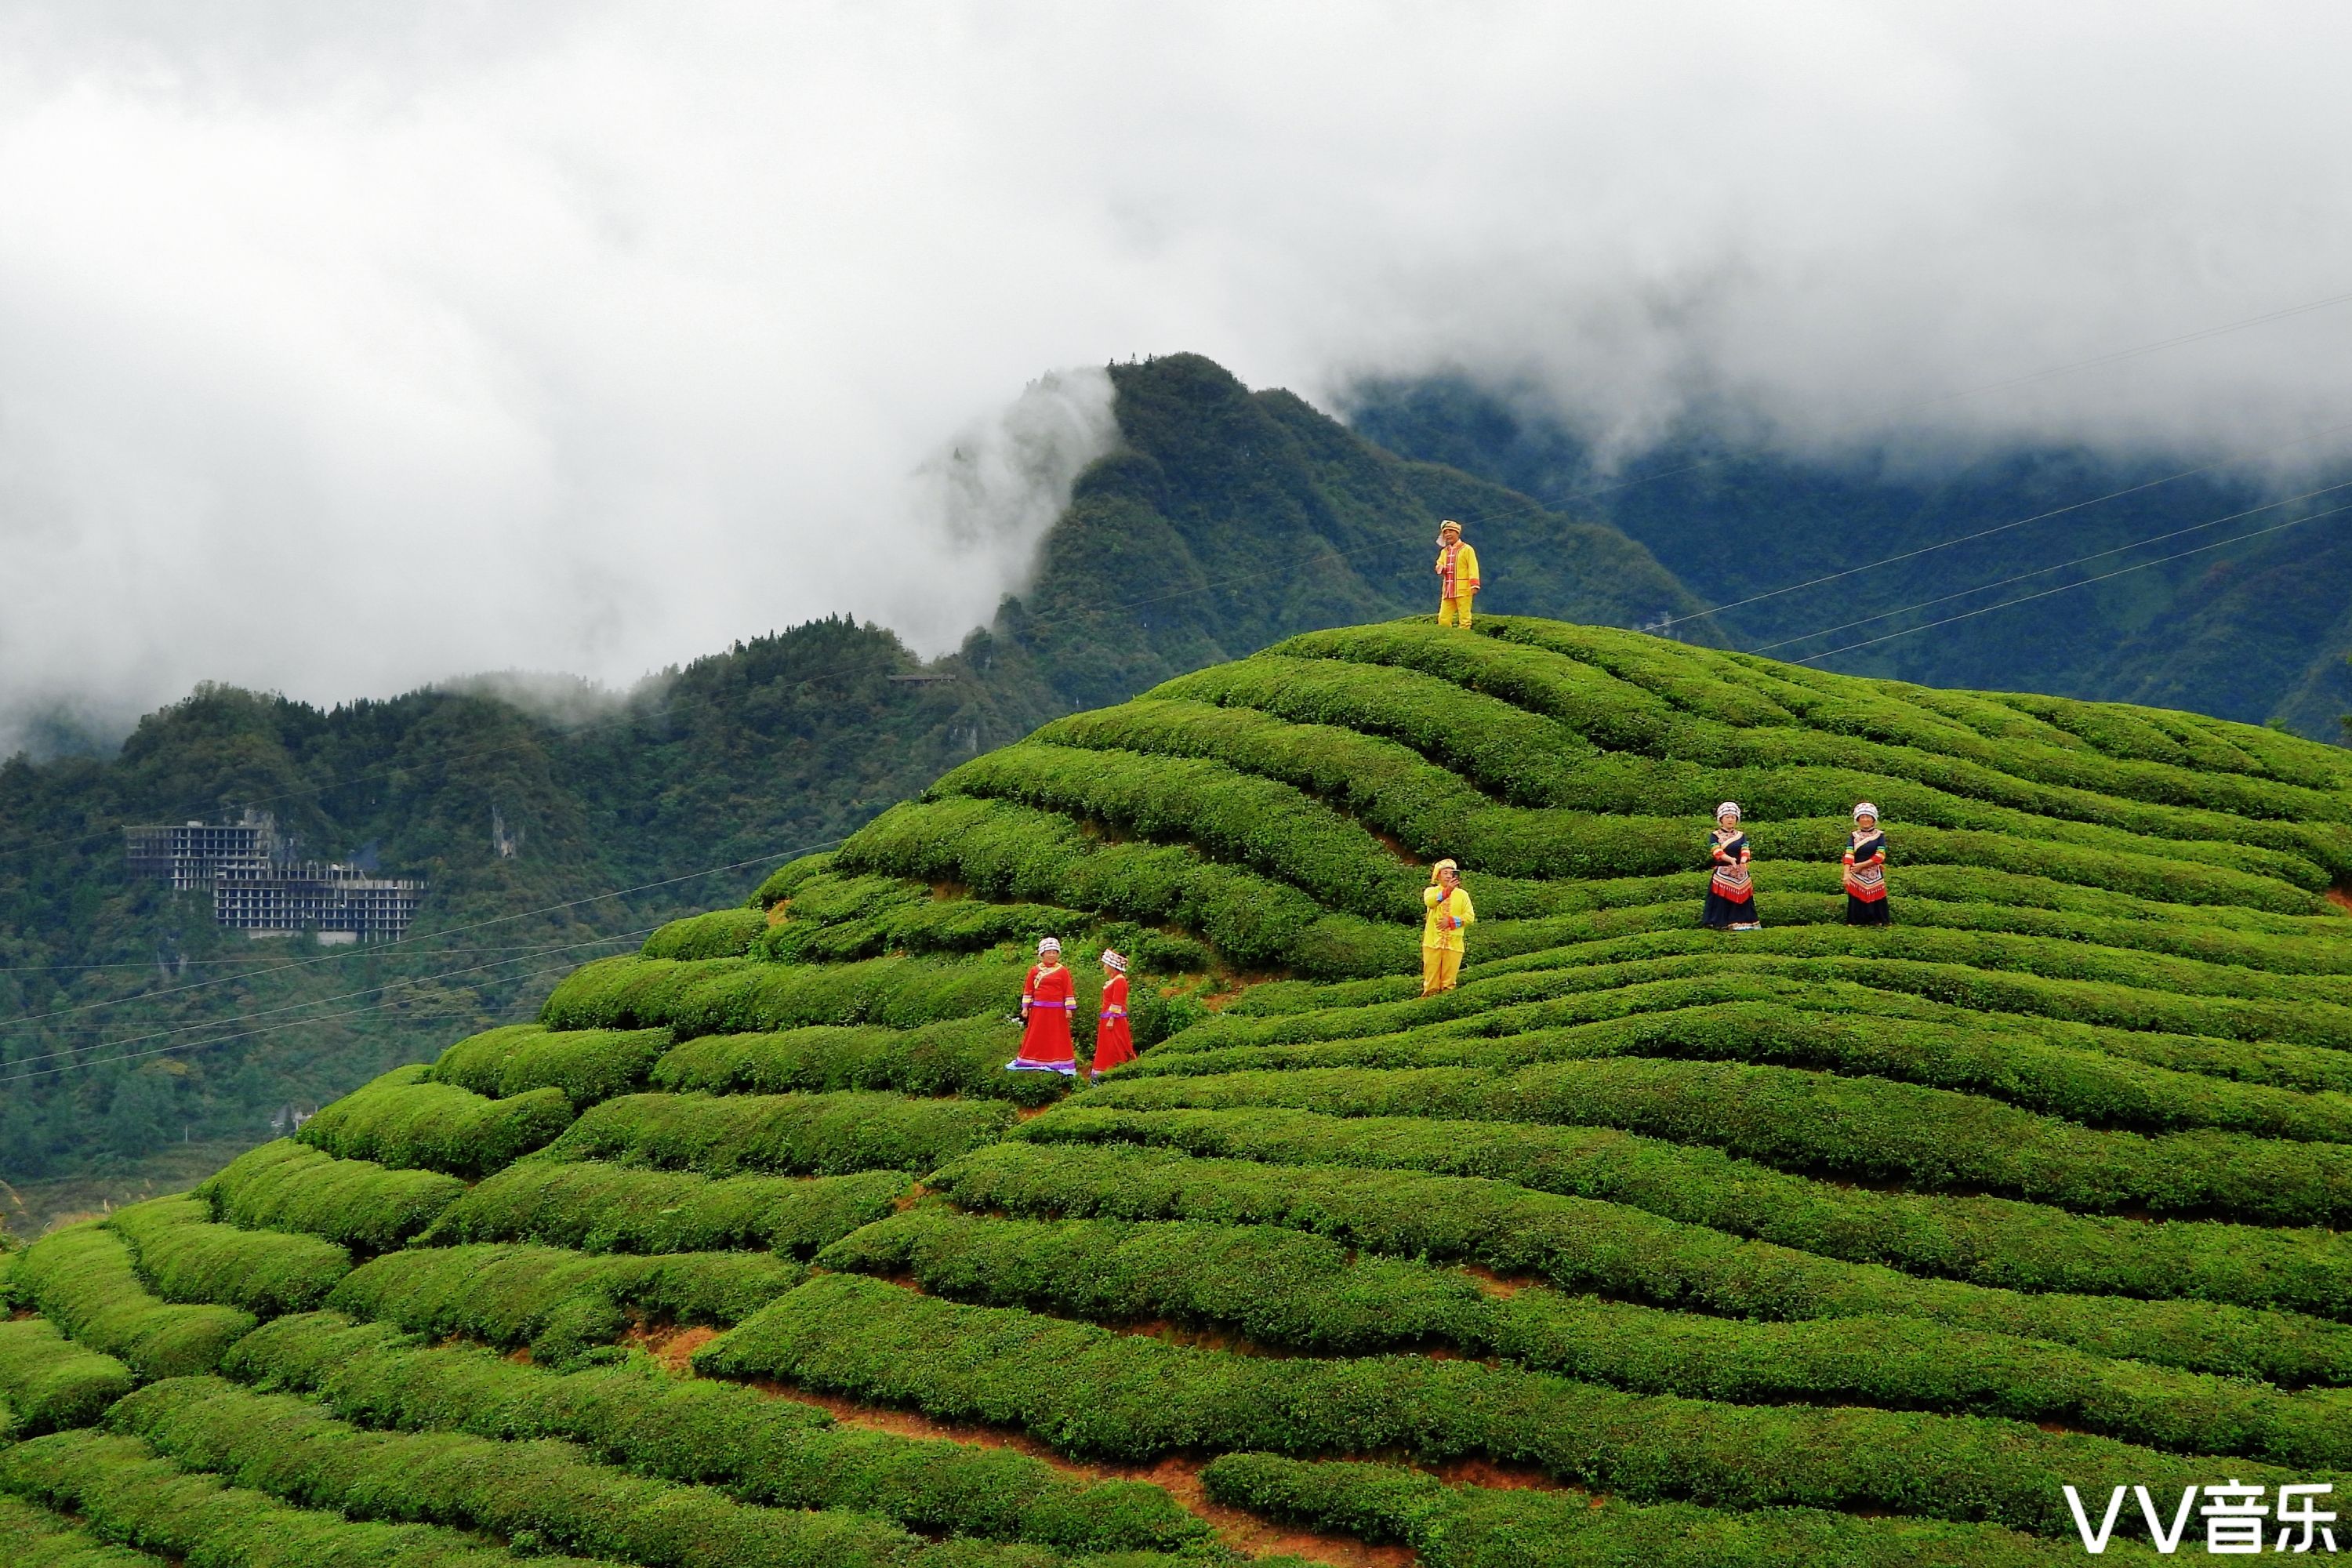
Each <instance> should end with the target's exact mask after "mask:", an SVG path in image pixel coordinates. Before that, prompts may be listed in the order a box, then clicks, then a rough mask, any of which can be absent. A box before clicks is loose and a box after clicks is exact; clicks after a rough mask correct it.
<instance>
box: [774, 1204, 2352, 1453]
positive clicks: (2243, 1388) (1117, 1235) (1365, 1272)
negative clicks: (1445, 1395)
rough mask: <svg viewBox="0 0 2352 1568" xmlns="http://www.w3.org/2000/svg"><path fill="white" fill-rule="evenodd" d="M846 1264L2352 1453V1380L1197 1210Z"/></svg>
mask: <svg viewBox="0 0 2352 1568" xmlns="http://www.w3.org/2000/svg"><path fill="white" fill-rule="evenodd" d="M819 1262H820V1263H821V1264H822V1265H823V1266H824V1267H826V1268H835V1269H843V1270H854V1271H856V1272H861V1273H867V1274H875V1275H879V1276H882V1277H885V1278H895V1277H899V1276H904V1277H906V1278H908V1279H912V1280H913V1281H914V1283H915V1284H917V1285H918V1286H919V1287H920V1288H921V1289H923V1290H924V1291H926V1292H928V1293H929V1294H931V1295H934V1296H944V1297H946V1298H948V1299H950V1300H956V1301H964V1302H971V1303H976V1304H979V1305H984V1306H1021V1307H1029V1308H1032V1309H1034V1310H1038V1311H1044V1312H1051V1313H1053V1314H1055V1315H1056V1316H1060V1317H1079V1318H1086V1319H1090V1320H1093V1321H1108V1322H1117V1321H1129V1322H1150V1321H1161V1320H1172V1321H1176V1322H1179V1323H1183V1324H1188V1325H1192V1326H1197V1327H1202V1328H1205V1329H1209V1330H1212V1331H1223V1332H1230V1333H1238V1334H1241V1335H1244V1336H1245V1337H1246V1338H1247V1339H1248V1340H1249V1341H1250V1342H1253V1343H1254V1344H1255V1345H1257V1346H1259V1347H1263V1348H1272V1349H1280V1350H1287V1351H1303V1352H1311V1353H1315V1354H1321V1355H1332V1354H1339V1355H1349V1354H1364V1353H1367V1352H1378V1351H1383V1350H1410V1349H1414V1348H1417V1347H1418V1346H1419V1345H1420V1344H1422V1343H1423V1342H1438V1343H1442V1344H1444V1345H1446V1346H1448V1347H1449V1348H1451V1349H1452V1350H1454V1351H1455V1352H1459V1353H1461V1354H1464V1355H1469V1356H1477V1357H1502V1358H1506V1359H1507V1360H1508V1361H1510V1362H1512V1363H1517V1364H1518V1365H1520V1366H1525V1367H1528V1368H1531V1369H1533V1370H1536V1371H1538V1372H1556V1373H1563V1374H1565V1375H1567V1376H1570V1377H1574V1378H1577V1379H1580V1380H1581V1381H1584V1382H1589V1383H1602V1384H1610V1385H1612V1386H1613V1387H1618V1388H1624V1389H1630V1390H1632V1391H1633V1392H1636V1393H1643V1394H1683V1395H1687V1396H1689V1397H1693V1398H1703V1399H1716V1400H1729V1401H1736V1402H1738V1403H1741V1404H1750V1405H1755V1404H1763V1405H1774V1404H1785V1403H1804V1404H1811V1405H1844V1404H1860V1405H1877V1406H1881V1407H1886V1408H1906V1409H1921V1410H1940V1411H1946V1412H1963V1413H1968V1414H1973V1415H2005V1416H2011V1417H2013V1418H2016V1419H2020V1420H2026V1421H2038V1422H2059V1423H2063V1424H2064V1425H2066V1426H2070V1427H2074V1428H2079V1429H2082V1430H2085V1431H2091V1432H2096V1433H2099V1434H2101V1435H2102V1436H2110V1437H2117V1438H2121V1439H2124V1440H2126V1441H2128V1442H2134V1443H2142V1444H2146V1445H2147V1446H2149V1447H2158V1448H2165V1449H2168V1450H2171V1451H2174V1452H2178V1453H2188V1454H2232V1455H2244V1456H2247V1457H2250V1458H2260V1459H2265V1460H2268V1461H2270V1462H2272V1463H2273V1464H2281V1465H2316V1466H2321V1467H2325V1468H2344V1467H2346V1466H2347V1465H2352V1431H2347V1429H2346V1424H2345V1421H2344V1416H2345V1415H2346V1414H2347V1402H2346V1396H2344V1395H2342V1394H2336V1393H2335V1392H2333V1391H2330V1392H2328V1393H2326V1394H2284V1393H2281V1392H2280V1391H2279V1390H2277V1389H2275V1388H2273V1387H2270V1386H2268V1385H2264V1384H2253V1383H2248V1382H2243V1381H2241V1380H2238V1379H2230V1378H2219V1377H2214V1376H2211V1375H2210V1374H2203V1373H2181V1372H2177V1371H2171V1370H2168V1369H2159V1368H2154V1367H2150V1366H2147V1364H2145V1363H2137V1362H2127V1361H2116V1360H2110V1359H2107V1358H2105V1357H2098V1356H2090V1355H2085V1354H2084V1353H2082V1352H2079V1351H2074V1350H2069V1349H2065V1348H2062V1347H2059V1346H2055V1345H2049V1344H2042V1343H2040V1342H2034V1341H2032V1340H2022V1339H2018V1338H2015V1337H2013V1336H2010V1335H2005V1334H1987V1333H1979V1332H1974V1331H1968V1330H1961V1329H1953V1328H1949V1327H1947V1326H1945V1325H1942V1324H1937V1323H1930V1322H1927V1321H1922V1320H1918V1319H1907V1318H1892V1317H1880V1318H1838V1319H1823V1320H1814V1321H1801V1322H1794V1323H1759V1322H1751V1321H1739V1320H1734V1319H1723V1318H1713V1317H1707V1316H1705V1315H1702V1314H1698V1313H1691V1312H1675V1311H1667V1310H1661V1309H1659V1308H1655V1307H1645V1306H1639V1305H1635V1304H1633V1303H1628V1302H1620V1301H1608V1300H1601V1299H1598V1298H1595V1297H1590V1296H1571V1295H1565V1294H1562V1293H1559V1292H1557V1291H1553V1290H1549V1289H1542V1288H1539V1287H1531V1288H1528V1289H1520V1290H1517V1291H1514V1292H1512V1293H1511V1294H1509V1295H1507V1296H1496V1295H1493V1294H1490V1293H1489V1292H1488V1291H1486V1290H1485V1289H1481V1288H1480V1286H1479V1284H1478V1283H1477V1281H1476V1280H1475V1279H1473V1278H1472V1277H1471V1276H1469V1275H1467V1274H1465V1273H1464V1272H1462V1271H1460V1270H1458V1269H1444V1268H1436V1267H1433V1266H1432V1265H1429V1264H1425V1263H1419V1262H1414V1261H1411V1260H1406V1259H1399V1258H1381V1257H1378V1256H1366V1255H1359V1256H1357V1257H1354V1258H1350V1257H1349V1253H1348V1251H1347V1249H1346V1248H1344V1247H1341V1246H1340V1245H1339V1243H1337V1242H1336V1241H1333V1240H1331V1239H1330V1238H1328V1237H1317V1236H1310V1235H1307V1234H1304V1233H1302V1232H1299V1231H1296V1230H1286V1229H1281V1228H1277V1227H1272V1226H1228V1225H1207V1224H1202V1223H1200V1222H1197V1221H1174V1222H1160V1223H1149V1222H1147V1223H1140V1224H1138V1223H1131V1222H1121V1221H1103V1220H1064V1221H1046V1222H1038V1221H1021V1220H995V1219H981V1218H974V1217H971V1216H966V1215H958V1214H955V1213H952V1212H950V1211H948V1210H944V1209H940V1208H936V1207H933V1208H922V1209H914V1210H909V1211H908V1212H907V1213H904V1214H901V1215H896V1216H893V1217H892V1218H889V1219H887V1220H883V1221H880V1222H878V1223H877V1224H875V1225H872V1226H867V1227H866V1229H864V1230H862V1231H859V1232H857V1233H856V1234H855V1235H853V1236H851V1237H848V1238H847V1239H845V1240H844V1241H842V1242H840V1243H838V1244H836V1245H835V1246H834V1247H831V1248H829V1249H828V1250H827V1251H826V1252H825V1253H824V1255H823V1256H822V1257H821V1258H820V1259H819Z"/></svg>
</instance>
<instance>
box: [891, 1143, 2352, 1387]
mask: <svg viewBox="0 0 2352 1568" xmlns="http://www.w3.org/2000/svg"><path fill="white" fill-rule="evenodd" d="M932 1184H933V1185H934V1186H936V1187H937V1188H938V1189H939V1190H940V1191H942V1192H944V1193H947V1194H949V1195H950V1196H951V1197H953V1198H954V1200H955V1201H956V1202H957V1203H958V1204H960V1205H963V1206H964V1207H967V1208H972V1209H989V1210H1003V1211H1004V1212H1007V1213H1012V1214H1025V1215H1072V1216H1079V1217H1085V1216H1102V1217H1108V1218H1117V1219H1196V1220H1213V1221H1216V1222H1218V1223H1221V1224H1228V1225H1234V1224H1242V1225H1274V1226H1288V1227H1290V1228H1293V1229H1301V1230H1312V1231H1316V1232H1318V1233H1320V1234H1323V1235H1327V1236H1331V1237H1336V1238H1339V1239H1340V1240H1343V1241H1345V1242H1347V1243H1348V1244H1349V1245H1350V1246H1354V1247H1363V1248H1365V1249H1366V1250H1369V1251H1371V1252H1376V1253H1381V1254H1384V1255H1387V1256H1390V1257H1396V1258H1440V1259H1447V1260H1455V1261H1460V1262H1464V1263H1472V1264H1476V1265H1479V1266H1481V1267H1484V1268H1491V1269H1494V1270H1496V1271H1497V1272H1500V1273H1504V1274H1517V1275H1533V1276H1536V1277H1538V1278H1540V1279H1546V1280H1549V1282H1550V1283H1552V1284H1554V1285H1556V1286H1558V1287H1559V1288H1560V1289H1563V1290H1571V1291H1589V1292H1593V1293H1597V1294H1600V1295H1602V1296H1608V1297H1612V1298H1616V1299H1620V1300H1631V1301H1641V1302H1645V1303H1648V1304H1650V1305H1654V1306H1660V1307H1672V1308H1678V1309H1682V1310H1694V1311H1704V1312H1710V1313H1714V1314H1717V1315H1718V1316H1723V1317H1737V1318H1754V1319H1759V1320H1802V1319H1814V1318H1839V1317H1879V1316H1896V1317H1912V1318H1925V1319H1928V1320H1930V1321H1935V1322H1939V1323H1945V1324H1948V1325H1950V1326H1952V1327H1956V1328H1965V1329H1971V1330H1979V1331H1985V1332H1992V1333H2002V1334H2011V1335H2015V1336H2017V1337H2019V1338H2021V1339H2036V1340H2048V1341H2052V1342H2056V1343H2059V1344H2066V1345H2073V1346H2074V1347H2076V1348H2077V1349H2080V1350H2084V1351H2087V1352H2091V1353H2092V1354H2094V1355H2099V1356H2108V1357H2115V1358H2118V1359H2126V1360H2134V1361H2146V1362H2151V1363H2156V1364H2158V1365H2161V1366H2172V1367H2179V1368H2180V1369H2181V1370H2183V1371H2187V1372H2210V1373H2221V1374H2222V1375H2224V1376H2243V1377H2259V1378H2262V1379H2263V1380H2265V1381H2267V1382H2272V1383H2276V1384H2281V1385H2282V1386H2298V1385H2302V1384H2352V1326H2347V1325H2345V1324H2341V1323H2335V1322H2329V1321H2324V1320H2321V1319H2318V1318H2312V1317H2304V1316H2300V1315H2297V1314H2294V1313H2291V1312H2282V1311H2274V1310H2249V1309H2246V1308H2242V1307H2235V1306H2225V1305H2221V1304H2219V1303H2214V1302H2208V1301H2197V1300H2132V1299H2130V1298H2127V1297H2120V1296H2089V1295H2071V1294H2062V1293H2058V1292H2054V1291H2051V1292H2025V1291H2016V1290H2006V1289H1993V1288H1990V1287H1986V1286H1981V1285H1975V1284H1966V1283H1961V1282H1958V1281H1954V1280H1948V1279H1919V1278H1916V1277H1915V1276H1912V1275H1909V1274H1903V1273H1898V1272H1896V1271H1895V1270H1894V1269H1892V1268H1882V1267H1878V1266H1875V1265H1871V1264H1859V1263H1846V1262H1842V1261H1838V1260H1834V1259H1831V1258H1822V1257H1818V1256H1815V1255H1812V1254H1810V1253H1805V1252H1801V1251H1798V1250H1795V1249H1793V1248H1790V1247H1780V1246H1776V1245H1773V1244H1771V1243H1768V1242H1761V1241H1753V1240H1744V1239H1742V1238H1739V1237H1734V1236H1730V1235H1727V1234H1725V1233H1724V1232H1721V1231H1717V1230H1712V1229H1708V1228H1706V1227H1704V1226H1696V1225H1687V1224H1683V1223H1680V1222H1677V1221H1674V1220H1669V1219H1666V1218H1664V1217H1662V1216H1659V1215H1652V1214H1648V1213H1645V1212H1643V1211H1642V1210H1639V1209H1633V1208H1630V1207H1626V1206H1622V1205H1614V1204H1608V1203H1601V1202H1597V1201H1594V1200H1591V1199H1587V1198H1578V1197H1569V1196H1565V1195H1559V1194H1549V1193H1538V1192H1533V1191H1530V1190H1529V1189H1528V1188H1525V1187H1519V1186H1515V1185H1512V1184H1508V1183H1505V1182H1497V1181H1493V1180H1491V1179H1486V1178H1480V1177H1464V1176H1433V1175H1422V1174H1418V1173H1400V1172H1379V1173H1367V1172H1364V1171H1360V1170H1344V1169H1318V1168H1315V1167H1306V1166H1293V1165H1275V1164H1264V1163H1255V1162H1245V1161H1239V1160H1222V1159H1207V1158H1188V1157H1186V1156H1183V1155H1177V1154H1170V1153H1166V1152H1160V1151H1156V1150H1129V1149H1099V1150H1097V1149H1073V1150H1052V1149H1039V1148H1033V1147H1027V1146H1024V1145H1020V1144H1005V1145H999V1146H997V1147H995V1148H991V1149H984V1150H981V1151H979V1152H976V1153H974V1154H972V1155H970V1156H968V1157H966V1158H965V1159H963V1160H960V1161H958V1162H956V1163H954V1164H952V1165H950V1166H948V1167H947V1168H945V1169H944V1170H942V1171H940V1173H937V1174H936V1175H935V1176H934V1177H933V1178H932Z"/></svg>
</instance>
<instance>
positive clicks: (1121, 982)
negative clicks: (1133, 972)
mask: <svg viewBox="0 0 2352 1568" xmlns="http://www.w3.org/2000/svg"><path fill="white" fill-rule="evenodd" d="M1102 966H1103V973H1104V975H1105V979H1104V981H1103V998H1102V1012H1101V1014H1100V1015H1098V1016H1097V1021H1096V1025H1095V1066H1094V1071H1093V1072H1091V1073H1089V1074H1088V1075H1087V1076H1088V1077H1089V1078H1100V1077H1102V1075H1103V1074H1105V1073H1107V1072H1108V1071H1110V1069H1111V1068H1115V1067H1117V1066H1118V1065H1119V1064H1120V1063H1121V1062H1131V1061H1133V1060H1134V1059H1135V1029H1134V1027H1133V1026H1131V1025H1130V1024H1129V1022H1128V1017H1127V960H1126V959H1125V958H1124V957H1122V956H1120V955H1119V954H1118V953H1116V952H1112V951H1111V950H1110V949H1109V948H1104V949H1103V955H1102Z"/></svg>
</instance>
